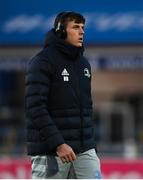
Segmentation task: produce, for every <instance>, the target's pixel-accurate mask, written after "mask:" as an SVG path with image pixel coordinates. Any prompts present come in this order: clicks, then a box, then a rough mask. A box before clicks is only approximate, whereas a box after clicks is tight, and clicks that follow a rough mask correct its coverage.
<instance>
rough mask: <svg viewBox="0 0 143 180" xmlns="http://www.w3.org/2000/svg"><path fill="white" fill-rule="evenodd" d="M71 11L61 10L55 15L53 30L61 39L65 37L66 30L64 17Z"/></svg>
mask: <svg viewBox="0 0 143 180" xmlns="http://www.w3.org/2000/svg"><path fill="white" fill-rule="evenodd" d="M70 13H72V11H67V12H61V13H59V14H58V15H57V17H56V19H55V22H54V30H55V33H56V35H57V36H58V37H60V38H61V39H66V37H67V32H66V27H65V18H66V17H67V16H68V15H69V14H70Z"/></svg>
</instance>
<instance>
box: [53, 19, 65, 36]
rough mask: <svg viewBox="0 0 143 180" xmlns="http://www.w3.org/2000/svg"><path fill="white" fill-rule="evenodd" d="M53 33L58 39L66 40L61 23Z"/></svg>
mask: <svg viewBox="0 0 143 180" xmlns="http://www.w3.org/2000/svg"><path fill="white" fill-rule="evenodd" d="M55 32H56V34H57V36H58V37H59V38H61V39H66V37H67V32H66V29H65V27H64V25H62V24H61V22H59V23H58V25H57V28H56V29H55Z"/></svg>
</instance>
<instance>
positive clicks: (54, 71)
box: [25, 30, 95, 155]
mask: <svg viewBox="0 0 143 180" xmlns="http://www.w3.org/2000/svg"><path fill="white" fill-rule="evenodd" d="M82 54H83V48H78V47H75V46H72V45H69V44H66V43H65V42H64V41H63V40H61V39H59V38H58V37H56V36H55V34H54V32H53V31H52V30H51V31H50V32H49V33H48V36H47V44H46V47H45V48H44V49H43V50H42V51H41V52H40V53H38V54H37V55H36V56H35V57H34V58H32V60H31V61H30V63H29V68H28V71H27V76H26V97H25V101H26V117H27V147H28V154H29V155H44V154H54V153H55V152H56V147H57V146H58V145H60V144H63V143H67V144H68V145H70V146H71V147H72V148H73V150H74V151H75V153H79V152H83V151H86V150H88V149H90V148H94V147H95V142H94V130H93V122H92V101H91V92H90V91H91V85H90V83H91V69H90V65H89V63H88V61H87V60H86V59H85V58H84V57H83V56H82Z"/></svg>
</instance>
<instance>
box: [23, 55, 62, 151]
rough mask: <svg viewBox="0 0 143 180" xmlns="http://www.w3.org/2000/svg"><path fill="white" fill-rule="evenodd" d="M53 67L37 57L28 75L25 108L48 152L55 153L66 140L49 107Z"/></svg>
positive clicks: (29, 68) (31, 64) (30, 66)
mask: <svg viewBox="0 0 143 180" xmlns="http://www.w3.org/2000/svg"><path fill="white" fill-rule="evenodd" d="M52 73H53V66H52V65H51V63H50V62H49V61H48V60H46V59H40V58H39V57H35V58H34V59H33V60H32V61H31V63H30V64H29V67H28V71H27V74H26V93H25V94H26V97H25V106H26V107H25V108H26V117H27V120H28V121H31V123H32V124H33V125H34V127H35V128H36V129H37V130H38V131H39V133H40V139H41V140H42V141H45V142H46V147H47V151H53V150H55V149H56V147H57V146H58V145H60V144H63V143H64V139H63V137H62V135H61V133H60V131H59V130H58V128H57V127H56V125H55V123H54V121H53V120H52V118H51V116H50V114H49V112H48V107H47V103H46V102H47V101H48V95H49V89H50V83H51V77H52Z"/></svg>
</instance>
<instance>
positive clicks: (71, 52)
mask: <svg viewBox="0 0 143 180" xmlns="http://www.w3.org/2000/svg"><path fill="white" fill-rule="evenodd" d="M49 46H52V47H55V48H56V49H58V50H59V51H61V52H62V53H63V54H65V55H66V56H68V58H69V59H72V60H76V59H78V58H80V57H81V56H82V55H83V52H84V46H82V47H76V46H73V45H71V44H69V43H67V42H65V41H64V40H63V39H60V38H59V37H58V36H56V34H55V32H54V29H52V30H50V31H49V32H48V33H47V35H46V38H45V43H44V48H46V47H49Z"/></svg>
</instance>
